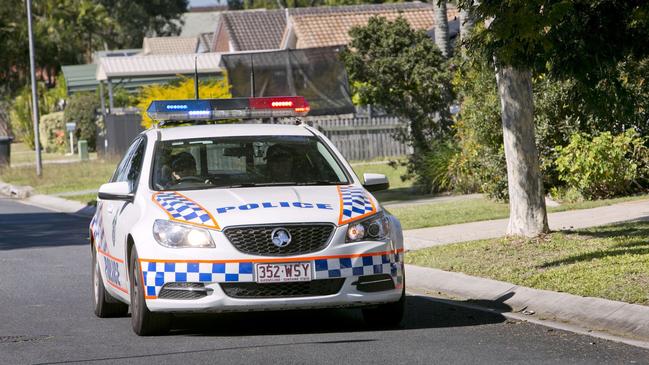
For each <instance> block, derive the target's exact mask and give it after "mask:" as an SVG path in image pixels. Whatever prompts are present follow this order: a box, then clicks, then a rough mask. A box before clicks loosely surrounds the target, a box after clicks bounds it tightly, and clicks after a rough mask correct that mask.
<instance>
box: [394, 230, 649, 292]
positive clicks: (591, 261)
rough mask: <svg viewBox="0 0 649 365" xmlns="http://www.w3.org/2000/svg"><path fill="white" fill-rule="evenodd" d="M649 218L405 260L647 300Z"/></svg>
mask: <svg viewBox="0 0 649 365" xmlns="http://www.w3.org/2000/svg"><path fill="white" fill-rule="evenodd" d="M647 237H649V222H633V223H624V224H618V225H611V226H604V227H596V228H589V229H582V230H577V231H572V232H556V233H552V234H549V235H547V236H545V237H543V238H540V239H534V240H526V239H514V238H502V239H494V240H484V241H474V242H465V243H458V244H452V245H446V246H438V247H433V248H428V249H422V250H418V251H414V252H409V253H408V254H407V255H406V262H407V263H409V264H414V265H420V266H429V267H434V268H438V269H442V270H447V271H456V272H463V273H466V274H468V275H474V276H481V277H486V278H491V279H496V280H502V281H507V282H511V283H514V284H518V285H523V286H528V287H533V288H538V289H546V290H552V291H559V292H566V293H571V294H576V295H582V296H593V297H601V298H606V299H612V300H620V301H624V302H628V303H637V304H644V305H649V240H647Z"/></svg>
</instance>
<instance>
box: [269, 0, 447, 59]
mask: <svg viewBox="0 0 649 365" xmlns="http://www.w3.org/2000/svg"><path fill="white" fill-rule="evenodd" d="M380 5H382V6H376V5H375V6H362V5H357V6H350V7H344V8H346V9H345V11H342V12H340V13H336V12H333V11H331V12H329V13H320V14H318V13H308V12H304V13H302V14H296V15H293V16H292V17H291V23H290V25H289V27H290V28H291V29H287V31H286V32H285V33H284V38H286V37H289V36H292V37H295V38H296V39H297V42H296V44H295V48H314V47H327V46H337V45H343V44H347V43H348V42H349V41H350V36H349V31H350V30H351V28H352V27H354V26H359V25H365V24H367V22H368V20H369V18H370V17H372V16H377V15H378V16H382V17H385V18H386V19H388V20H391V21H392V20H394V19H396V18H397V17H398V16H399V15H401V16H403V17H404V18H405V19H406V21H408V23H409V24H410V26H411V27H413V28H414V29H421V30H429V29H431V28H433V27H434V25H435V14H434V10H433V7H432V6H431V5H430V4H423V3H402V4H380ZM352 8H354V9H352ZM354 10H355V11H354ZM447 14H448V17H449V19H454V18H455V17H457V15H458V11H457V9H456V8H455V7H451V6H449V8H448V11H447ZM291 32H292V34H291ZM282 44H286V39H283V42H282Z"/></svg>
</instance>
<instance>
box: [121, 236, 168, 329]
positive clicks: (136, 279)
mask: <svg viewBox="0 0 649 365" xmlns="http://www.w3.org/2000/svg"><path fill="white" fill-rule="evenodd" d="M129 268H130V272H131V325H132V326H133V331H134V332H135V333H136V334H137V335H139V336H151V335H162V334H165V333H167V332H169V327H170V326H171V315H170V314H167V313H154V312H151V311H150V310H149V308H147V306H146V301H145V299H144V292H145V286H146V285H145V283H143V282H142V275H141V271H140V264H139V261H138V256H137V250H136V249H135V245H133V247H132V248H131V260H130V262H129Z"/></svg>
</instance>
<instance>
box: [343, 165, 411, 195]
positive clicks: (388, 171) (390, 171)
mask: <svg viewBox="0 0 649 365" xmlns="http://www.w3.org/2000/svg"><path fill="white" fill-rule="evenodd" d="M352 168H353V169H354V172H355V173H356V175H357V176H358V177H359V178H360V179H361V180H363V174H364V173H366V172H371V173H375V174H383V175H385V176H386V177H387V178H388V181H390V190H392V189H398V188H409V187H411V186H412V180H406V181H402V180H401V175H403V174H405V173H406V168H405V166H397V167H396V168H394V167H392V166H390V165H388V163H387V162H386V163H376V162H375V163H362V162H356V163H352Z"/></svg>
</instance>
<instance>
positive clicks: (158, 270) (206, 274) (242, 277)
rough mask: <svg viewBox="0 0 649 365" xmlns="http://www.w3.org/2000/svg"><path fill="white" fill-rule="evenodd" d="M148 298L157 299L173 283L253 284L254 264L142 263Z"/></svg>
mask: <svg viewBox="0 0 649 365" xmlns="http://www.w3.org/2000/svg"><path fill="white" fill-rule="evenodd" d="M140 265H141V267H142V275H143V277H144V285H145V287H146V295H147V297H157V296H158V293H159V292H160V289H161V288H162V286H163V285H164V284H166V283H171V282H193V283H214V282H218V283H224V282H251V281H254V279H253V274H252V271H253V264H252V262H228V263H204V262H181V263H178V262H147V261H144V260H142V261H141V262H140Z"/></svg>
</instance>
